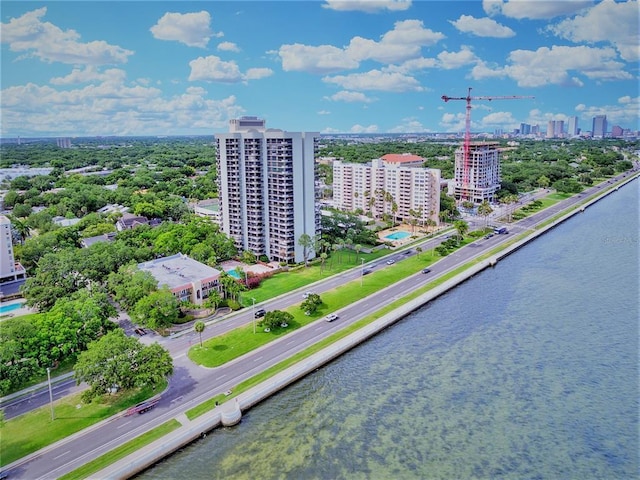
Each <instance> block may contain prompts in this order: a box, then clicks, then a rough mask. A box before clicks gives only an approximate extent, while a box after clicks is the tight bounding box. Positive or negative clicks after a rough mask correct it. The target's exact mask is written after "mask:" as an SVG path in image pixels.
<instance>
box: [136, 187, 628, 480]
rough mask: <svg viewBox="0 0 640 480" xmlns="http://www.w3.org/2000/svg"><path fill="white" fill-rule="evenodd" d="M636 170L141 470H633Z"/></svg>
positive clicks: (198, 475)
mask: <svg viewBox="0 0 640 480" xmlns="http://www.w3.org/2000/svg"><path fill="white" fill-rule="evenodd" d="M639 183H640V182H638V181H635V182H633V184H632V185H629V186H626V187H623V188H621V189H620V190H619V191H618V192H616V193H614V194H612V195H610V196H609V197H607V198H606V199H605V200H602V201H601V202H599V203H597V204H596V205H594V206H591V207H589V208H588V209H587V210H586V211H585V212H584V213H582V214H580V215H577V216H575V217H574V218H572V219H571V220H569V221H568V222H565V223H564V224H562V225H560V226H559V227H557V228H556V229H554V230H552V231H550V232H549V233H547V234H545V235H544V236H542V237H541V238H540V239H538V240H536V241H535V242H533V243H531V244H529V245H527V246H525V247H524V248H522V249H521V250H519V251H518V252H516V253H515V254H513V255H511V256H510V257H508V258H506V259H504V260H502V261H501V262H499V263H498V264H497V266H496V267H495V268H492V269H489V270H486V271H484V272H482V273H480V274H478V275H476V276H474V277H473V278H472V279H470V280H469V281H467V282H465V283H464V284H462V285H460V286H459V287H457V288H455V289H454V290H452V291H450V292H449V293H447V294H446V295H443V296H442V297H440V298H439V299H437V300H435V301H433V302H430V303H429V304H428V305H426V306H425V307H423V308H422V309H420V310H418V311H416V312H415V313H414V314H412V315H410V316H408V317H407V318H406V319H404V320H403V321H401V322H399V323H398V324H396V325H394V326H393V327H391V328H388V329H387V330H385V331H384V332H382V333H381V334H379V335H377V336H376V337H374V338H373V339H371V340H370V341H368V342H366V343H365V344H363V345H361V346H360V347H358V348H356V349H354V350H352V351H351V352H349V353H347V354H346V355H344V356H342V357H341V358H339V359H337V360H336V361H334V362H332V363H331V364H329V365H327V366H326V367H325V368H322V369H320V370H318V371H317V372H316V373H314V374H313V375H310V376H308V377H306V378H305V379H303V380H301V381H299V382H297V383H296V384H294V385H292V386H291V387H290V388H288V389H287V390H285V391H283V392H282V393H280V394H279V395H276V396H274V397H272V398H270V399H269V400H267V401H265V402H263V403H262V404H260V405H258V406H257V407H255V408H254V409H252V410H251V411H249V412H247V413H246V414H245V416H244V417H243V420H242V422H241V423H240V424H239V425H238V426H236V427H233V428H226V429H220V430H216V431H214V432H211V433H210V434H209V435H208V436H207V437H206V438H205V439H203V440H200V441H198V442H195V443H193V444H192V445H190V446H188V447H187V448H185V449H183V450H182V451H180V452H179V453H177V454H176V455H173V456H172V457H170V458H168V459H167V460H165V461H163V462H161V463H160V464H158V465H156V466H155V467H153V468H152V469H150V470H148V471H147V472H145V473H143V474H142V475H140V478H143V479H163V480H164V479H174V478H175V479H180V478H191V479H205V478H206V479H209V478H225V479H261V480H262V479H296V480H297V479H363V480H364V479H367V480H368V479H381V480H383V479H384V480H387V479H410V480H413V479H446V480H449V479H518V480H520V479H550V480H556V479H581V480H585V479H586V480H591V479H606V480H608V479H616V480H617V479H635V478H639V474H638V472H639V470H640V465H639V461H638V452H639V451H640V448H639V447H640V445H639V441H638V426H639V425H638V393H639V388H638V378H639V369H638V318H639V317H638V313H639V312H638V291H639V287H638V278H639V272H638V265H639V264H638V261H639V260H638V245H639V241H638V232H639V227H638V204H639V195H638V184H639ZM612 212H615V214H612Z"/></svg>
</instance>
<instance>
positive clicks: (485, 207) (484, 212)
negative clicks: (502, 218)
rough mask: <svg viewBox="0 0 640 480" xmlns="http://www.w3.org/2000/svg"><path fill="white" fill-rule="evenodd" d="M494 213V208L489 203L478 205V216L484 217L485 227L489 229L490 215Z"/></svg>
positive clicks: (484, 202)
mask: <svg viewBox="0 0 640 480" xmlns="http://www.w3.org/2000/svg"><path fill="white" fill-rule="evenodd" d="M492 213H493V208H491V205H489V202H487V201H486V200H484V201H483V202H482V203H481V204H480V205H478V214H479V215H480V216H482V217H484V226H485V228H486V227H487V222H488V219H489V215H491V214H492Z"/></svg>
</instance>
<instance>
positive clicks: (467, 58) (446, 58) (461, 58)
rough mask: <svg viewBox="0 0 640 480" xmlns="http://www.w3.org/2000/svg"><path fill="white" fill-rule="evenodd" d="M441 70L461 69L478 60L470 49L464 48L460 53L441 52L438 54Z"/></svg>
mask: <svg viewBox="0 0 640 480" xmlns="http://www.w3.org/2000/svg"><path fill="white" fill-rule="evenodd" d="M438 60H439V64H438V66H439V67H440V68H444V69H445V70H452V69H454V68H460V67H463V66H465V65H469V64H472V63H476V62H477V61H478V58H477V57H476V56H475V54H474V53H473V52H472V51H471V50H470V49H469V47H465V46H462V47H461V48H460V51H458V52H440V53H439V54H438Z"/></svg>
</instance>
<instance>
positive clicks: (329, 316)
mask: <svg viewBox="0 0 640 480" xmlns="http://www.w3.org/2000/svg"><path fill="white" fill-rule="evenodd" d="M337 319H338V315H336V314H335V313H330V314H329V315H327V318H326V320H327V322H333V321H334V320H337Z"/></svg>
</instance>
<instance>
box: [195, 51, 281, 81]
mask: <svg viewBox="0 0 640 480" xmlns="http://www.w3.org/2000/svg"><path fill="white" fill-rule="evenodd" d="M189 66H190V67H191V74H190V75H189V81H192V82H193V81H205V82H220V83H240V82H246V81H248V80H259V79H261V78H265V77H269V76H271V75H273V70H271V69H270V68H249V69H248V70H247V71H246V73H244V74H243V73H242V72H241V71H240V67H238V64H237V63H236V62H234V61H230V62H225V61H224V60H222V59H221V58H220V57H216V56H215V55H209V56H207V57H198V58H196V59H195V60H191V61H190V62H189Z"/></svg>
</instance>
